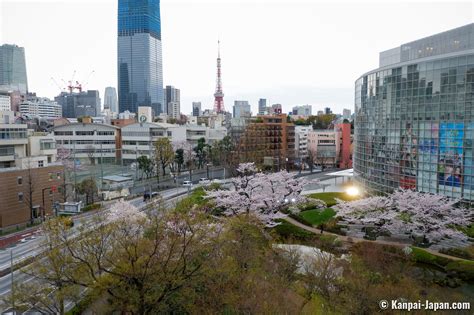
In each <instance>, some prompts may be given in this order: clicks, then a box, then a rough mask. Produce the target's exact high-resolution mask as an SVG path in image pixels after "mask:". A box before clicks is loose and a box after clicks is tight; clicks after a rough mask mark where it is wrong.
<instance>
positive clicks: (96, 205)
mask: <svg viewBox="0 0 474 315" xmlns="http://www.w3.org/2000/svg"><path fill="white" fill-rule="evenodd" d="M100 207H101V204H100V203H93V204H91V205H87V206H85V207H83V208H82V209H81V211H82V212H87V211H91V210H96V209H100Z"/></svg>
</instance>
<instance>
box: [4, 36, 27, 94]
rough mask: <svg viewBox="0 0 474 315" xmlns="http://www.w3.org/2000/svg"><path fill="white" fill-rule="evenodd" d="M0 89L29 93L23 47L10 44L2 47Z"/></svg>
mask: <svg viewBox="0 0 474 315" xmlns="http://www.w3.org/2000/svg"><path fill="white" fill-rule="evenodd" d="M0 88H1V89H6V90H13V91H20V92H21V93H26V92H27V91H28V82H27V76H26V62H25V49H24V48H23V47H18V46H16V45H8V44H5V45H1V46H0Z"/></svg>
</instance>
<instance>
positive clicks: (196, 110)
mask: <svg viewBox="0 0 474 315" xmlns="http://www.w3.org/2000/svg"><path fill="white" fill-rule="evenodd" d="M201 115H202V109H201V102H193V116H195V117H199V116H201Z"/></svg>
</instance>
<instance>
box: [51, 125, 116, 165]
mask: <svg viewBox="0 0 474 315" xmlns="http://www.w3.org/2000/svg"><path fill="white" fill-rule="evenodd" d="M53 130H54V131H53V132H54V138H55V139H56V145H57V147H58V148H63V149H66V150H69V151H70V152H71V155H73V156H74V159H79V160H82V161H83V162H89V163H90V164H98V163H101V162H102V163H116V162H117V161H118V160H119V158H120V156H119V155H120V142H121V141H120V129H119V128H118V127H115V126H111V125H103V124H94V123H71V124H66V125H62V126H57V127H54V129H53Z"/></svg>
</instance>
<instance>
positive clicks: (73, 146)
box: [72, 140, 77, 201]
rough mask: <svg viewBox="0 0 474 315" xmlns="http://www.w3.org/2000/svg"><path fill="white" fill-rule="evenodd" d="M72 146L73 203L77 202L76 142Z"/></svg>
mask: <svg viewBox="0 0 474 315" xmlns="http://www.w3.org/2000/svg"><path fill="white" fill-rule="evenodd" d="M72 141H74V143H73V145H72V150H73V164H74V201H77V173H76V140H72Z"/></svg>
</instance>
